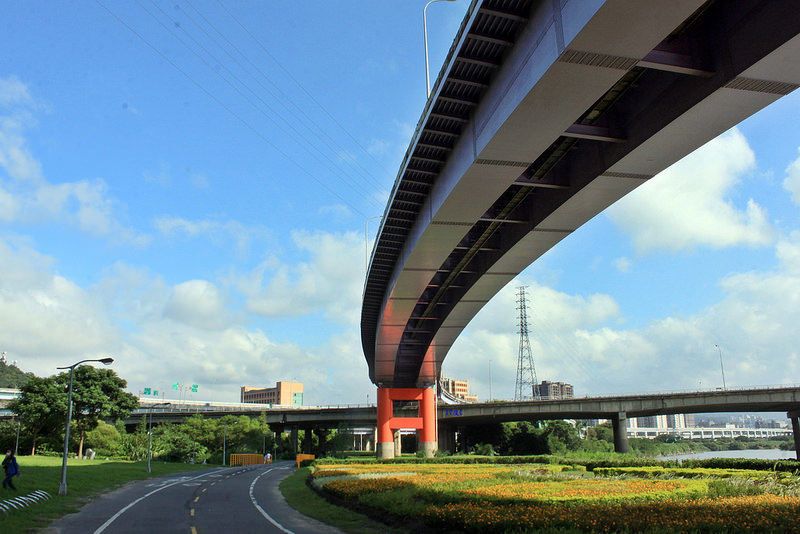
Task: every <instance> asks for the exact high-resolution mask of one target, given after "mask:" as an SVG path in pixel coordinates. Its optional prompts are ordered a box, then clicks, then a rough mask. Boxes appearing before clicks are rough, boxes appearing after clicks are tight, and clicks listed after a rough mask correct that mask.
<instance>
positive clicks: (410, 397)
mask: <svg viewBox="0 0 800 534" xmlns="http://www.w3.org/2000/svg"><path fill="white" fill-rule="evenodd" d="M396 400H402V401H417V402H419V413H418V416H417V417H395V416H394V407H393V401H396ZM401 428H414V429H417V431H418V432H417V435H418V436H419V447H420V449H421V450H422V451H423V452H424V453H425V456H427V457H432V456H433V455H434V454H435V453H436V448H437V442H436V395H435V393H434V389H433V388H432V387H431V388H380V387H379V388H378V442H377V444H376V447H375V451H376V453H377V457H378V458H394V456H395V454H394V436H393V431H394V430H398V429H401Z"/></svg>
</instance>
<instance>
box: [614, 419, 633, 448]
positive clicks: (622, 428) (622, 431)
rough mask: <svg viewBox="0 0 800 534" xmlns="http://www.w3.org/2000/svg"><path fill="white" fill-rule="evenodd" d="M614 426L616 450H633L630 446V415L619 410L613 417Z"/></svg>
mask: <svg viewBox="0 0 800 534" xmlns="http://www.w3.org/2000/svg"><path fill="white" fill-rule="evenodd" d="M612 424H613V427H614V451H615V452H631V449H630V446H628V415H627V414H626V413H625V412H617V413H616V414H615V415H614V416H613V417H612Z"/></svg>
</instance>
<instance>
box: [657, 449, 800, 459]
mask: <svg viewBox="0 0 800 534" xmlns="http://www.w3.org/2000/svg"><path fill="white" fill-rule="evenodd" d="M706 458H757V459H761V460H795V459H797V454H796V453H795V451H782V450H779V449H748V450H741V451H704V452H696V453H693V454H674V455H671V456H659V457H658V459H659V460H688V459H697V460H705V459H706Z"/></svg>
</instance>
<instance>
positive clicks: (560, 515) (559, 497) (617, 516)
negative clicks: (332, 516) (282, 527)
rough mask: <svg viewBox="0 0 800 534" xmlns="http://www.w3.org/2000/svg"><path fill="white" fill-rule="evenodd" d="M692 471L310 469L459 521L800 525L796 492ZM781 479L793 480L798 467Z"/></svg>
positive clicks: (338, 489) (348, 495)
mask: <svg viewBox="0 0 800 534" xmlns="http://www.w3.org/2000/svg"><path fill="white" fill-rule="evenodd" d="M682 471H683V470H682ZM689 471H691V470H689ZM699 471H702V472H703V473H701V475H700V476H699V477H698V478H667V479H662V478H653V476H652V473H651V472H650V470H645V471H642V472H637V471H635V470H634V471H632V472H629V471H627V470H626V478H622V479H613V478H606V477H597V478H595V477H594V474H593V473H587V472H586V471H577V470H570V471H565V466H558V465H552V464H535V465H534V464H525V465H508V464H468V465H457V464H409V463H401V464H395V465H392V464H388V463H373V464H366V463H351V464H347V463H338V464H336V465H325V466H324V467H322V468H317V469H316V470H315V472H314V474H313V477H314V478H315V483H316V484H317V485H322V487H323V488H324V491H325V492H327V493H329V494H331V495H334V496H336V497H338V498H340V499H343V500H344V501H345V502H348V501H349V502H352V503H358V504H359V505H361V506H367V507H370V508H373V509H376V510H380V511H381V512H389V513H390V514H393V515H394V516H396V517H399V518H415V519H418V520H419V519H422V520H423V521H425V522H426V523H428V524H429V525H431V526H434V527H444V528H446V529H453V530H460V531H474V532H503V531H507V530H513V531H518V530H520V531H521V530H536V529H546V528H556V529H558V528H568V529H577V530H584V531H618V530H626V529H627V530H631V531H642V530H644V531H647V530H658V531H659V532H670V531H673V532H679V531H692V530H699V531H708V530H712V531H714V530H729V531H730V530H735V531H737V532H767V531H784V532H790V531H791V532H794V531H798V530H800V498H797V497H796V496H781V495H777V494H769V493H768V489H767V488H766V487H754V486H753V485H752V484H751V485H749V486H747V488H746V490H747V491H751V492H752V491H755V492H761V493H765V492H766V494H757V495H750V494H747V495H744V494H742V493H736V492H737V491H740V490H739V489H737V488H736V487H734V486H730V487H729V486H728V485H729V483H730V482H729V481H728V479H725V480H720V479H715V480H714V481H712V479H711V478H708V477H707V474H706V473H705V471H711V470H699ZM601 472H602V471H601ZM606 474H609V473H608V472H606ZM675 474H677V473H673V475H675ZM637 475H638V476H637ZM368 477H369V478H368ZM326 479H329V481H327V482H326ZM731 480H732V479H731ZM740 480H741V479H740ZM786 482H788V483H790V484H792V485H794V486H795V487H797V486H798V480H797V477H793V478H792V479H791V480H790V481H786ZM711 485H713V487H711ZM720 485H723V486H725V489H726V491H728V490H729V491H728V492H727V493H726V492H724V491H723V492H721V491H720ZM741 491H744V490H741Z"/></svg>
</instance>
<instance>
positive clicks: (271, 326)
mask: <svg viewBox="0 0 800 534" xmlns="http://www.w3.org/2000/svg"><path fill="white" fill-rule="evenodd" d="M424 5H425V2H424V1H419V2H416V1H414V2H411V1H408V0H402V1H401V0H394V1H388V2H372V1H351V2H322V1H319V2H295V3H292V5H291V9H288V8H287V7H286V4H285V3H278V2H272V1H265V2H247V1H242V2H235V3H225V4H220V3H218V2H216V1H204V2H191V3H189V2H185V1H184V0H176V1H175V2H171V3H169V4H166V3H160V2H157V3H152V2H141V3H131V2H121V1H111V0H101V1H98V2H82V1H81V2H60V3H49V2H48V3H45V2H26V3H18V2H3V3H2V9H3V13H4V16H3V22H2V23H1V24H2V26H1V27H2V31H0V47H2V49H3V51H4V61H3V62H2V63H0V349H2V350H3V351H7V352H8V357H9V359H11V360H17V361H18V362H19V365H20V367H21V368H22V369H24V370H30V371H33V372H35V373H37V374H39V375H48V374H51V373H54V372H55V367H57V366H63V365H69V364H71V363H74V362H75V361H78V360H80V359H83V358H93V357H100V356H105V355H111V356H113V357H115V358H116V361H115V363H114V368H115V369H116V370H117V372H118V373H119V374H120V375H121V376H123V377H124V378H126V379H127V380H128V382H129V386H130V388H129V389H130V390H131V391H132V392H138V391H139V390H140V389H142V388H144V387H152V388H158V389H162V390H163V389H165V388H168V387H169V386H170V385H171V384H172V383H173V382H175V381H179V382H181V383H186V384H192V383H196V384H199V385H200V392H199V393H198V394H196V395H195V397H196V398H197V399H198V400H205V399H214V400H220V401H235V400H237V399H238V391H239V387H240V386H242V385H253V386H259V385H263V386H271V385H273V384H274V383H275V382H276V381H278V380H298V381H302V382H304V383H305V385H306V403H307V404H339V403H358V402H364V401H366V400H367V399H369V400H371V401H374V399H375V394H374V387H373V386H372V384H371V383H370V382H369V379H368V375H367V367H366V363H365V362H364V358H363V354H362V351H361V345H360V333H359V313H360V302H361V290H362V286H363V280H364V267H365V229H366V230H367V232H366V234H367V236H368V241H369V242H368V244H367V246H369V247H371V244H372V240H373V239H374V236H375V233H376V231H377V228H378V225H377V222H378V221H377V220H376V219H371V218H373V217H375V216H379V215H381V214H382V213H383V209H384V206H385V203H386V201H387V195H388V194H389V192H390V190H391V187H392V185H393V182H394V179H395V176H396V173H397V169H398V166H399V164H400V161H401V158H402V155H403V153H404V152H405V150H406V148H407V146H408V143H409V141H410V138H411V134H412V132H413V129H414V126H415V125H416V122H417V120H418V118H419V115H420V112H421V110H422V107H423V106H424V103H425V73H424V63H423V60H424V56H423V41H422V20H421V18H422V16H421V15H422V8H423V6H424ZM467 7H468V2H467V0H458V1H456V2H453V3H439V4H434V5H432V6H431V7H430V8H429V10H428V23H429V45H430V59H431V70H432V74H431V76H432V77H433V78H435V76H436V73H437V72H438V69H439V67H440V66H441V63H442V61H443V59H444V57H445V55H446V52H447V49H448V48H449V46H450V43H451V40H452V38H453V36H454V35H455V32H456V30H457V28H458V25H459V24H460V21H461V18H462V17H463V15H464V12H465V11H466V9H467ZM797 124H800V95H798V94H792V95H789V96H787V97H785V98H783V99H781V100H780V101H778V102H777V103H776V104H774V105H773V106H771V107H769V108H767V109H765V110H764V111H762V112H761V113H759V114H757V115H755V116H753V117H751V118H750V119H748V120H747V121H745V122H743V123H742V124H740V125H739V126H738V127H737V128H735V129H734V130H732V131H730V132H728V133H726V134H725V135H723V136H722V137H721V138H720V139H718V140H715V141H713V142H712V143H709V145H707V146H706V147H703V148H701V149H699V150H698V151H697V152H696V153H694V154H692V155H691V156H689V157H688V158H687V159H686V160H684V161H682V162H680V163H678V164H676V165H675V166H674V167H673V168H671V169H669V170H667V171H665V172H664V173H662V174H661V175H659V176H658V177H656V178H654V179H653V180H651V181H650V182H649V183H648V184H646V185H644V186H642V187H641V188H639V189H638V190H637V191H635V192H634V193H633V194H631V195H630V196H629V197H626V198H625V199H622V200H621V201H620V202H618V203H617V204H616V205H614V206H612V208H610V209H609V210H607V212H605V213H603V214H601V215H599V216H598V217H596V218H595V219H593V220H592V221H590V222H589V223H587V224H586V225H585V226H584V227H583V228H581V229H580V230H579V231H577V232H575V233H574V234H573V235H572V236H570V237H568V238H567V239H565V240H564V241H562V242H561V243H560V244H559V245H558V246H557V247H555V248H554V249H553V250H551V251H550V252H549V253H548V254H546V255H545V256H544V257H543V258H541V259H540V260H539V261H537V262H536V263H535V264H534V265H533V266H531V267H530V268H529V269H527V270H526V271H525V272H523V273H522V274H521V275H520V276H519V277H518V279H517V280H515V281H514V282H512V283H511V284H509V285H508V286H507V287H506V288H505V289H504V290H503V291H501V293H499V294H498V296H497V297H496V298H495V299H494V300H493V301H492V302H490V303H489V304H488V305H487V306H486V308H485V309H484V310H483V311H482V312H481V313H480V314H479V315H478V316H477V317H476V318H475V320H474V321H473V323H472V324H471V325H470V326H469V327H468V329H467V330H466V331H465V332H464V334H463V335H462V337H461V338H460V339H459V340H458V341H457V343H456V344H455V345H454V347H453V349H452V351H451V353H450V354H449V355H448V357H447V360H446V361H445V373H446V374H447V375H449V376H452V377H455V378H463V379H468V380H470V382H471V384H472V389H473V391H474V392H475V393H477V394H478V395H479V396H480V397H481V398H485V397H486V396H487V395H488V392H489V387H490V385H489V378H488V377H489V375H490V374H491V377H492V384H491V386H492V392H493V394H494V396H495V397H497V398H511V397H513V392H514V373H515V368H516V358H517V349H518V335H517V311H516V309H515V308H516V306H515V301H516V290H517V289H516V288H517V287H518V286H520V285H526V286H528V287H529V288H530V289H529V296H530V298H531V299H532V302H531V306H530V309H529V318H530V332H531V334H532V338H531V341H532V344H533V352H534V358H535V362H536V368H537V371H538V376H539V378H540V379H550V380H562V381H567V382H571V383H573V384H574V385H575V386H576V393H577V394H579V395H583V394H603V393H614V392H634V391H636V392H638V391H664V390H681V389H696V388H698V387H700V388H703V389H708V388H714V387H719V386H720V385H721V376H720V375H721V373H720V370H719V351H721V352H722V355H723V359H724V362H725V373H726V381H727V384H728V386H746V385H762V384H763V385H765V384H779V383H795V382H799V381H800V380H798V371H799V370H800V364H799V363H798V348H797V347H798V346H800V334H798V330H797V328H796V323H797V319H798V317H799V316H800V220H799V218H800V209H799V205H800V152H798V148H800V130H798V128H797ZM687 191H688V192H690V193H691V194H689V195H686V194H685V193H686V192H687ZM717 345H719V347H720V349H719V351H718V349H717V348H716V346H717ZM489 360H491V362H492V363H491V369H492V372H491V373H489V372H488V371H489V366H490V364H489Z"/></svg>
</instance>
